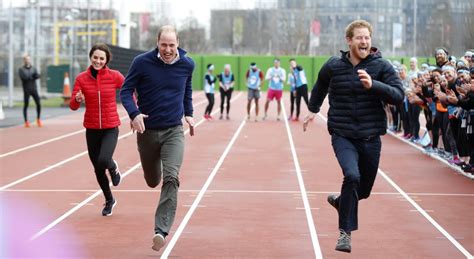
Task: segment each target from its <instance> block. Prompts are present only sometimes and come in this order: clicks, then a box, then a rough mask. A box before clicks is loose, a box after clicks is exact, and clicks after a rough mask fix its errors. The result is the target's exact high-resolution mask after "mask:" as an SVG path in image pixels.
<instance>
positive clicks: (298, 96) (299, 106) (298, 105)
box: [296, 87, 301, 118]
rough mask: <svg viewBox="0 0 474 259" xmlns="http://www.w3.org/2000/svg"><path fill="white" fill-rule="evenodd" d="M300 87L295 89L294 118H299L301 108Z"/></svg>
mask: <svg viewBox="0 0 474 259" xmlns="http://www.w3.org/2000/svg"><path fill="white" fill-rule="evenodd" d="M300 88H301V87H299V88H296V118H299V117H300V108H301V89H300Z"/></svg>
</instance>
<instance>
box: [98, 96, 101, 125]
mask: <svg viewBox="0 0 474 259" xmlns="http://www.w3.org/2000/svg"><path fill="white" fill-rule="evenodd" d="M98 94H99V128H100V129H102V109H101V105H100V90H99V91H98Z"/></svg>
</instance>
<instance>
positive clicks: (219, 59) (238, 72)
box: [190, 55, 434, 90]
mask: <svg viewBox="0 0 474 259" xmlns="http://www.w3.org/2000/svg"><path fill="white" fill-rule="evenodd" d="M190 56H191V58H192V59H193V60H194V63H195V65H196V66H195V69H194V73H193V89H195V90H202V89H203V88H204V74H205V73H206V70H207V69H206V67H207V64H209V63H212V64H214V67H215V68H214V75H217V74H220V73H222V72H223V71H224V65H225V64H230V65H231V70H232V73H233V74H234V77H235V85H234V89H236V90H247V86H246V84H245V74H246V72H247V70H248V69H249V66H250V63H251V62H256V63H257V66H258V68H259V69H260V70H261V71H262V72H263V74H264V75H265V73H266V72H267V69H268V68H270V67H272V66H273V59H274V58H275V57H274V56H231V55H227V56H223V55H207V56H202V55H190ZM278 58H280V61H281V63H280V65H281V67H282V68H284V69H285V70H286V74H287V76H288V73H289V70H290V62H289V61H290V59H291V58H295V59H296V62H297V63H298V64H299V65H301V66H303V68H304V70H305V72H306V77H307V79H308V88H309V89H311V88H312V86H313V84H314V83H315V82H316V80H317V76H318V72H319V69H321V66H322V65H323V64H324V62H326V61H327V60H328V59H329V56H319V57H308V56H279V57H278ZM388 59H390V60H392V61H393V60H398V61H400V62H401V63H402V64H405V65H407V67H409V64H410V57H396V58H392V57H389V58H388ZM427 60H429V61H430V63H431V64H433V63H434V59H433V58H430V59H427V58H421V57H419V58H418V65H421V64H422V63H425V62H426V61H427ZM267 87H268V82H267V81H265V83H264V84H263V87H262V90H266V89H267ZM218 89H219V84H217V83H216V90H218ZM284 89H285V90H288V89H289V87H288V86H287V85H286V84H285V87H284Z"/></svg>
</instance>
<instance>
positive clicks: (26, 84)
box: [18, 66, 40, 91]
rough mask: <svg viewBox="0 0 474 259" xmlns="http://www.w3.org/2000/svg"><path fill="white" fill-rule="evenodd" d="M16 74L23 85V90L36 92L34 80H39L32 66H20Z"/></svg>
mask: <svg viewBox="0 0 474 259" xmlns="http://www.w3.org/2000/svg"><path fill="white" fill-rule="evenodd" d="M18 73H19V75H20V79H21V83H22V85H23V90H24V91H36V84H35V80H36V79H38V78H40V75H39V74H38V71H37V70H36V68H35V67H33V66H30V67H26V66H22V67H20V69H19V70H18Z"/></svg>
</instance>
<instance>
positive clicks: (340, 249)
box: [335, 247, 351, 253]
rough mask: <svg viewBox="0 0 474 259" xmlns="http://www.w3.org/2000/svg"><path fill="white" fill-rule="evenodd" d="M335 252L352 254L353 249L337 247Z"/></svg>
mask: <svg viewBox="0 0 474 259" xmlns="http://www.w3.org/2000/svg"><path fill="white" fill-rule="evenodd" d="M335 250H336V251H339V252H345V253H350V252H351V248H350V247H336V249H335Z"/></svg>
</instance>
